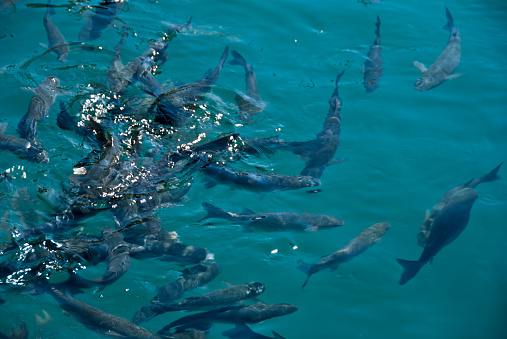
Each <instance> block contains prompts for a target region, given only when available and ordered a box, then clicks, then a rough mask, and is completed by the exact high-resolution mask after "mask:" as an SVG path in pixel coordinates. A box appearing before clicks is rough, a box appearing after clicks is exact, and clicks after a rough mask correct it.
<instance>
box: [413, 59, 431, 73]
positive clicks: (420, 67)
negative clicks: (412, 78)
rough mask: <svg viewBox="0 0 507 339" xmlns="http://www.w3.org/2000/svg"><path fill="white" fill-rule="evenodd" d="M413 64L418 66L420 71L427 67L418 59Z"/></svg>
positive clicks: (424, 70) (425, 69)
mask: <svg viewBox="0 0 507 339" xmlns="http://www.w3.org/2000/svg"><path fill="white" fill-rule="evenodd" d="M414 66H415V67H417V68H419V69H420V70H421V72H426V71H427V70H428V69H427V68H426V66H424V65H423V64H422V63H420V62H419V61H414Z"/></svg>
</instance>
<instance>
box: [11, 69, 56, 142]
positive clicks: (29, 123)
mask: <svg viewBox="0 0 507 339" xmlns="http://www.w3.org/2000/svg"><path fill="white" fill-rule="evenodd" d="M59 86H60V79H58V78H57V77H47V78H46V79H44V80H43V81H42V82H41V83H40V84H39V86H37V88H35V94H34V95H33V97H32V99H31V100H30V106H29V107H28V112H27V113H26V114H25V115H24V116H23V118H21V121H20V122H19V123H18V133H19V135H20V137H21V138H23V139H26V140H28V141H32V140H34V139H35V138H36V136H37V123H38V122H39V121H42V120H44V119H45V118H46V117H47V116H48V115H49V109H50V108H51V106H52V105H53V104H54V103H55V100H56V96H57V95H58V87H59Z"/></svg>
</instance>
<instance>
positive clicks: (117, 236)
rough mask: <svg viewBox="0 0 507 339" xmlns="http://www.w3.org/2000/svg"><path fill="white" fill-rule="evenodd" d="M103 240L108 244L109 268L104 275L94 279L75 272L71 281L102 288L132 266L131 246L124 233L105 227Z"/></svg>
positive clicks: (83, 285)
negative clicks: (125, 239)
mask: <svg viewBox="0 0 507 339" xmlns="http://www.w3.org/2000/svg"><path fill="white" fill-rule="evenodd" d="M102 236H103V242H105V243H106V244H107V247H108V250H107V252H108V253H107V269H106V273H105V274H104V276H102V277H100V278H96V279H93V280H89V279H85V278H83V277H81V276H80V275H78V274H77V273H73V274H72V275H71V283H73V284H74V285H76V286H78V287H94V286H98V287H100V290H102V289H103V288H104V287H106V286H107V285H111V284H112V283H114V282H115V281H116V280H118V279H120V278H121V277H122V276H123V275H124V274H125V273H126V272H127V270H128V268H129V266H130V255H129V254H130V247H129V245H128V244H127V242H125V241H124V240H123V235H122V234H121V233H120V232H118V231H115V230H113V229H112V228H110V227H104V229H103V230H102Z"/></svg>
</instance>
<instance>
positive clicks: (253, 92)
mask: <svg viewBox="0 0 507 339" xmlns="http://www.w3.org/2000/svg"><path fill="white" fill-rule="evenodd" d="M231 54H232V57H233V59H232V60H230V61H229V64H231V65H239V66H242V67H243V68H244V69H245V82H246V97H243V96H242V95H239V94H237V95H236V97H235V98H234V100H235V101H236V103H237V104H238V107H239V119H240V120H243V121H247V122H248V121H250V120H251V118H252V116H253V115H254V114H257V113H259V112H261V111H262V110H263V109H264V106H265V104H264V103H263V102H262V99H261V97H260V95H259V89H258V88H257V78H256V76H255V72H254V69H253V67H252V65H250V64H249V63H248V62H247V61H246V60H245V58H243V56H242V55H241V54H239V53H238V52H236V51H232V52H231Z"/></svg>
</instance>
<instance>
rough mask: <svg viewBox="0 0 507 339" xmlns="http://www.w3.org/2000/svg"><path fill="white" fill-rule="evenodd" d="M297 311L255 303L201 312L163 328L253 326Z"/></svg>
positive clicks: (288, 307) (285, 306)
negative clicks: (220, 325)
mask: <svg viewBox="0 0 507 339" xmlns="http://www.w3.org/2000/svg"><path fill="white" fill-rule="evenodd" d="M297 310H298V308H297V307H296V306H294V305H290V304H275V305H266V304H263V303H257V304H253V305H249V306H243V305H240V306H226V307H222V308H219V309H217V310H212V311H207V312H201V313H197V314H192V315H189V316H186V317H182V318H179V319H178V320H175V321H173V322H171V323H170V324H169V325H167V326H166V327H164V330H168V329H170V328H172V327H176V326H187V325H195V324H209V323H230V324H234V323H236V322H237V321H240V322H243V323H246V324H255V323H260V322H262V321H265V320H268V319H271V318H275V317H280V316H283V315H287V314H291V313H293V312H296V311H297Z"/></svg>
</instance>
